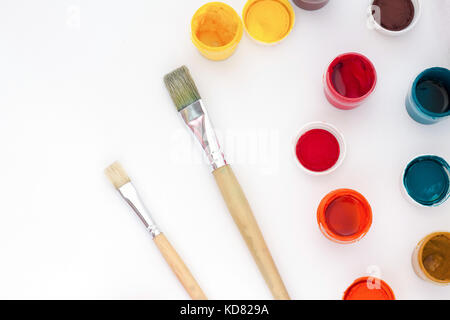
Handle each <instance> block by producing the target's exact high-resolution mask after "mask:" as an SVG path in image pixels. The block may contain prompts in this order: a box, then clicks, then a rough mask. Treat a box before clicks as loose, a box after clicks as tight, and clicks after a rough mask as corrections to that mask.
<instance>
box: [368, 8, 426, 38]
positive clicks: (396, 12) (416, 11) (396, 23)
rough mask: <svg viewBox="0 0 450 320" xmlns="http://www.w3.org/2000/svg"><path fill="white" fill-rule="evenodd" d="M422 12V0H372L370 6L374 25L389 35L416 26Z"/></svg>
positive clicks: (370, 20) (401, 32) (402, 32)
mask: <svg viewBox="0 0 450 320" xmlns="http://www.w3.org/2000/svg"><path fill="white" fill-rule="evenodd" d="M421 13H422V6H421V3H420V0H371V5H370V6H369V8H368V15H369V22H370V24H371V25H372V27H373V28H374V29H375V30H377V31H379V32H381V33H383V34H385V35H389V36H398V35H402V34H404V33H406V32H408V31H409V30H411V29H412V28H414V26H415V25H416V24H417V21H419V18H420V16H421Z"/></svg>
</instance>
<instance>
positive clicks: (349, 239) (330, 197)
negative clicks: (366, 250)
mask: <svg viewBox="0 0 450 320" xmlns="http://www.w3.org/2000/svg"><path fill="white" fill-rule="evenodd" d="M343 196H350V197H352V198H354V199H356V200H358V202H359V203H360V205H361V206H362V207H363V208H364V213H365V215H366V220H365V221H364V222H363V223H365V225H363V226H362V227H360V230H358V232H356V233H355V234H352V235H349V236H342V235H339V234H336V233H335V232H333V231H332V230H331V229H330V228H329V227H328V225H327V221H326V217H325V212H326V209H327V208H328V206H329V205H330V203H331V202H332V201H334V200H336V199H337V198H340V197H343ZM372 219H373V218H372V207H371V206H370V204H369V201H367V199H366V198H365V197H364V196H363V195H362V194H361V193H359V192H358V191H356V190H353V189H346V188H342V189H336V190H333V191H331V192H329V193H328V194H327V195H325V197H323V199H322V200H321V201H320V204H319V207H318V208H317V224H318V225H319V229H320V231H321V232H322V233H323V235H324V236H325V237H326V238H328V239H329V240H331V241H334V242H337V243H341V244H350V243H354V242H357V241H359V240H361V239H362V238H363V237H364V236H365V235H366V234H367V232H369V230H370V227H371V225H372Z"/></svg>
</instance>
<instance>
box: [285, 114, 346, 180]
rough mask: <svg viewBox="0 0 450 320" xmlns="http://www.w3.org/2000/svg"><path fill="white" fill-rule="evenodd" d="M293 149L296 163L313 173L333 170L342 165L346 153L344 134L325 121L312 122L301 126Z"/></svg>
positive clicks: (320, 173) (319, 173)
mask: <svg viewBox="0 0 450 320" xmlns="http://www.w3.org/2000/svg"><path fill="white" fill-rule="evenodd" d="M292 149H293V151H294V157H295V161H296V163H297V164H298V165H299V166H300V167H301V168H302V169H303V170H305V172H307V173H309V174H312V175H322V174H327V173H330V172H333V171H334V170H336V169H337V168H338V167H339V166H340V165H341V163H342V161H343V160H344V158H345V153H346V147H345V141H344V137H343V136H342V134H341V133H340V132H339V130H338V129H336V128H335V127H334V126H332V125H330V124H328V123H325V122H311V123H308V124H307V125H305V126H304V127H303V128H301V129H300V131H299V132H298V134H297V135H296V137H295V139H294V141H293V148H292Z"/></svg>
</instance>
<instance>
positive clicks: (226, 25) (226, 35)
mask: <svg viewBox="0 0 450 320" xmlns="http://www.w3.org/2000/svg"><path fill="white" fill-rule="evenodd" d="M191 33H192V42H193V43H194V45H195V46H196V47H197V49H198V50H199V51H200V53H201V54H203V55H204V56H205V57H206V58H208V59H211V60H224V59H226V58H228V57H229V56H231V55H232V54H233V52H234V50H235V49H236V47H237V45H238V44H239V41H240V40H241V38H242V33H243V27H242V22H241V18H240V17H239V15H238V14H237V13H236V11H234V9H233V8H231V7H230V6H228V5H226V4H225V3H222V2H210V3H207V4H205V5H204V6H202V7H201V8H200V9H198V10H197V12H196V13H195V14H194V16H193V17H192V21H191Z"/></svg>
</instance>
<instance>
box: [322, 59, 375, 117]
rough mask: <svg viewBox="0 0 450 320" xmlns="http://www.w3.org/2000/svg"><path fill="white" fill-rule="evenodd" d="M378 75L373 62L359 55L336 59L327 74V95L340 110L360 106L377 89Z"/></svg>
mask: <svg viewBox="0 0 450 320" xmlns="http://www.w3.org/2000/svg"><path fill="white" fill-rule="evenodd" d="M376 80H377V75H376V71H375V67H374V66H373V64H372V62H370V60H369V59H367V58H366V57H365V56H363V55H361V54H359V53H345V54H342V55H340V56H338V57H337V58H336V59H334V60H333V61H332V62H331V64H330V66H329V67H328V69H327V72H326V73H325V79H324V81H325V95H326V97H327V99H328V101H329V102H330V103H331V104H333V105H334V106H335V107H337V108H340V109H353V108H356V107H357V106H359V105H360V104H361V103H362V102H363V101H364V100H365V99H366V98H367V97H368V96H369V95H370V94H371V93H372V91H373V90H374V89H375V85H376Z"/></svg>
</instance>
